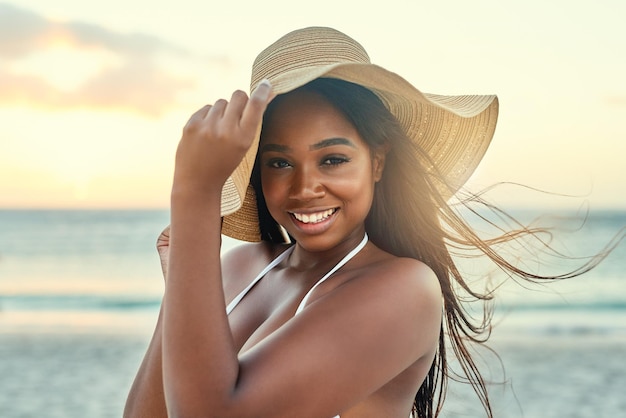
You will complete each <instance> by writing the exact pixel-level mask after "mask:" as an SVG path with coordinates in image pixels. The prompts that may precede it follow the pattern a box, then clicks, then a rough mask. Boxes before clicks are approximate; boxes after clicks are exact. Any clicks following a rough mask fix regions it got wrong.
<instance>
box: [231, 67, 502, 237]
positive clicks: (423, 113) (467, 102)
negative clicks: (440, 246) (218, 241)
mask: <svg viewBox="0 0 626 418" xmlns="http://www.w3.org/2000/svg"><path fill="white" fill-rule="evenodd" d="M320 77H328V78H337V79H341V80H344V81H349V82H352V83H356V84H359V85H361V86H363V87H366V88H368V89H370V90H371V91H373V92H374V93H375V94H376V95H377V96H378V97H379V98H380V99H381V100H382V102H383V103H384V104H385V106H387V108H388V109H389V110H390V111H391V113H392V114H394V115H395V117H396V118H397V120H398V122H399V123H400V124H401V125H402V127H403V128H404V130H405V132H406V133H407V135H408V137H409V138H411V139H412V140H413V141H415V142H416V143H417V144H418V145H419V146H420V147H421V149H422V150H423V151H424V152H426V153H427V154H428V155H429V156H430V159H431V161H432V164H434V165H435V166H436V169H437V171H438V173H440V174H441V175H443V177H444V178H445V179H446V186H445V187H443V188H441V190H440V191H441V193H442V194H443V195H444V197H445V198H449V197H451V196H452V195H453V194H454V192H456V191H457V190H458V189H459V188H460V187H461V186H462V185H463V184H464V183H465V182H466V181H467V180H468V179H469V177H470V176H471V175H472V173H473V172H474V170H475V169H476V167H477V166H478V164H479V162H480V160H481V159H482V157H483V156H484V154H485V152H486V150H487V148H488V146H489V143H490V142H491V138H492V137H493V134H494V131H495V127H496V122H497V117H498V99H497V97H496V96H495V95H463V96H444V95H434V94H428V93H422V92H421V91H419V90H418V89H417V88H415V87H414V86H413V85H412V84H411V83H409V82H408V81H407V80H405V79H404V78H403V77H401V76H399V75H398V74H396V73H393V72H391V71H388V70H386V69H384V68H382V67H380V66H377V65H375V64H365V63H337V64H331V65H325V66H323V65H322V66H317V67H313V68H312V67H306V68H297V69H292V70H290V71H287V72H284V73H281V74H280V75H278V76H276V77H273V78H270V80H269V81H270V82H271V84H272V90H273V93H275V94H276V95H279V94H284V93H288V92H290V91H293V90H295V89H297V88H298V87H301V86H303V85H305V84H307V83H309V82H310V81H312V80H315V79H317V78H320ZM260 81H261V80H252V83H251V85H252V86H253V87H254V86H256V85H258V83H259V82H260ZM259 133H260V129H259ZM258 145H259V135H257V137H256V138H255V140H254V141H253V144H252V146H251V147H250V149H249V150H248V152H247V153H246V155H245V157H244V158H243V160H242V161H241V163H240V164H239V166H238V167H237V169H236V170H235V171H234V172H233V174H232V175H231V176H230V177H229V179H228V180H227V181H226V183H225V185H224V188H223V190H222V206H221V213H222V216H223V217H224V220H223V224H222V233H223V234H224V235H227V236H230V237H232V238H235V239H238V240H243V241H251V242H255V241H260V240H261V234H260V227H259V220H258V214H257V208H256V197H255V193H254V190H253V188H252V186H251V185H250V184H249V183H250V175H251V173H252V168H253V166H254V161H255V158H256V153H257V150H258ZM426 168H427V169H431V168H432V167H428V166H427V167H426Z"/></svg>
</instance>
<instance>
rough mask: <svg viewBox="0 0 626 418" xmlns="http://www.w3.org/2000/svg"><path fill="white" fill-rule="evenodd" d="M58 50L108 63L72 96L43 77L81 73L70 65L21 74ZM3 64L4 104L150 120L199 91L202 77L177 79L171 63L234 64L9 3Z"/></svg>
mask: <svg viewBox="0 0 626 418" xmlns="http://www.w3.org/2000/svg"><path fill="white" fill-rule="evenodd" d="M59 45H63V46H64V47H65V49H66V50H67V49H69V50H70V51H74V52H76V54H80V53H81V51H82V52H84V51H92V52H93V53H94V54H96V55H97V54H99V55H101V56H106V57H108V64H107V65H104V64H103V65H101V66H99V67H97V69H96V71H95V72H94V73H89V74H83V77H75V79H76V80H78V82H79V83H78V85H75V86H73V88H72V89H70V90H68V89H63V88H60V87H59V86H58V85H55V83H54V82H53V80H51V79H50V74H46V72H52V70H55V69H56V71H57V72H59V71H61V72H63V71H65V72H68V71H79V69H77V66H72V65H71V63H70V64H68V63H66V62H64V63H59V62H52V63H50V68H41V67H42V66H41V65H38V66H37V68H36V71H35V73H33V72H32V71H31V72H25V71H23V69H22V68H23V65H22V66H21V67H20V65H21V64H23V62H25V60H28V59H29V57H32V56H33V55H36V54H38V53H39V54H41V53H42V52H45V51H50V50H52V49H53V48H54V47H55V46H57V47H58V46H59ZM0 57H1V59H0V85H2V86H3V87H2V89H0V103H1V104H5V105H6V104H8V105H13V104H21V105H24V104H26V105H29V106H38V107H45V108H51V107H52V108H56V109H68V108H77V107H82V108H85V107H88V108H99V109H119V108H123V109H127V110H133V111H136V112H139V113H142V114H144V115H149V116H158V115H160V114H162V113H164V112H165V111H167V109H168V108H171V107H173V106H175V105H176V104H177V98H178V96H179V95H180V94H182V93H184V92H186V91H189V90H191V89H193V88H194V87H195V86H197V84H198V76H197V75H195V74H193V73H190V72H189V71H187V73H185V74H181V73H180V72H179V73H178V74H175V73H172V71H171V69H170V68H168V67H166V65H164V63H166V62H168V60H170V62H172V60H176V61H177V62H180V61H188V62H189V65H188V67H189V68H193V67H194V66H196V65H198V61H200V60H202V61H203V62H202V66H205V65H206V64H207V61H208V64H209V65H212V66H216V67H219V68H222V67H226V66H228V65H229V63H228V59H227V58H225V57H219V56H214V57H208V58H207V57H198V56H194V54H192V53H190V52H189V51H187V50H185V49H184V48H181V47H179V46H177V45H173V44H171V43H168V42H166V41H164V40H162V39H160V38H158V37H155V36H150V35H145V34H138V33H133V34H125V33H118V32H114V31H111V30H109V29H107V28H104V27H101V26H98V25H94V24H90V23H85V22H77V21H74V22H57V21H53V20H50V19H47V18H46V17H44V16H41V15H38V14H36V13H34V12H32V11H28V10H24V9H20V8H17V7H14V6H11V5H9V4H6V3H0ZM111 57H113V58H114V59H111ZM31 67H32V65H31ZM53 67H54V68H53ZM181 67H183V66H181V65H178V66H177V68H181Z"/></svg>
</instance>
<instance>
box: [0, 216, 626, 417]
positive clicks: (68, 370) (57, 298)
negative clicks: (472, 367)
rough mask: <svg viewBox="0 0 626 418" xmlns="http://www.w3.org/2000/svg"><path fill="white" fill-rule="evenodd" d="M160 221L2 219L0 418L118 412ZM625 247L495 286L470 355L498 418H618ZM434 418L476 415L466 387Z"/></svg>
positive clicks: (623, 383)
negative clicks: (585, 266) (489, 327)
mask: <svg viewBox="0 0 626 418" xmlns="http://www.w3.org/2000/svg"><path fill="white" fill-rule="evenodd" d="M167 216H168V214H167V212H166V211H126V212H125V211H122V212H109V211H103V212H93V211H91V212H90V211H78V212H72V211H53V212H37V211H18V212H16V211H12V212H7V211H4V212H3V211H0V230H1V231H2V233H3V234H2V238H0V416H1V417H3V418H22V417H38V418H39V417H49V418H57V417H58V418H61V417H62V418H78V417H81V418H84V417H92V418H108V417H120V416H121V415H122V411H123V407H124V402H125V398H126V396H127V394H128V390H129V388H130V385H131V383H132V380H133V378H134V376H135V373H136V371H137V369H138V367H139V364H140V362H141V359H142V357H143V354H144V352H145V349H146V347H147V345H148V342H149V339H150V336H151V332H152V329H153V327H154V325H155V322H156V318H157V315H158V309H159V303H160V298H161V296H162V290H163V280H162V277H161V273H160V267H159V263H158V257H157V255H156V252H155V251H154V242H155V239H156V236H157V235H158V233H159V232H160V230H161V229H162V228H163V226H164V225H166V222H167ZM625 220H626V213H622V212H619V213H617V214H616V213H610V214H604V215H603V216H601V217H599V218H598V220H597V221H594V220H592V221H590V222H589V225H588V226H589V227H590V228H592V232H593V233H585V234H584V237H585V239H584V240H581V241H580V244H579V246H580V248H584V249H585V251H586V250H588V249H592V250H593V249H596V250H597V249H599V248H601V244H602V243H605V242H607V240H608V238H610V236H612V235H613V234H614V232H615V231H617V230H618V229H619V228H620V227H622V226H623V225H624V224H626V221H625ZM573 242H575V241H573ZM227 244H228V242H227ZM624 247H625V246H624V245H623V244H622V245H620V246H619V247H618V248H617V249H616V250H615V251H614V253H613V254H611V256H610V257H609V258H607V260H605V262H604V263H603V264H601V265H600V266H599V267H598V268H597V269H595V270H593V271H592V272H590V273H588V274H586V275H584V276H581V277H579V278H575V279H572V280H571V281H565V282H562V283H554V284H552V285H550V286H549V288H540V289H539V290H537V289H534V290H533V289H526V288H523V287H521V286H516V285H513V286H506V287H504V288H503V289H502V294H501V296H502V297H501V298H500V299H499V300H502V301H503V302H502V303H501V304H498V305H497V306H496V318H495V324H496V327H495V329H494V331H493V335H492V338H491V339H490V343H489V344H490V346H491V347H493V348H494V349H495V351H496V353H497V356H496V355H495V354H493V353H491V352H489V351H486V350H480V351H479V353H478V355H477V357H476V358H477V359H478V362H479V366H480V367H481V370H482V371H483V372H484V375H485V378H486V379H487V380H488V381H489V382H490V383H489V385H488V386H489V390H490V401H491V403H492V407H493V410H494V415H495V416H496V417H501V418H505V417H506V418H508V417H538V418H551V417H554V418H557V417H559V418H560V417H589V418H597V417H620V416H626V397H624V396H623V388H624V387H626V362H625V361H624V358H626V273H625V272H626V249H625V248H624ZM498 356H499V357H498ZM451 366H452V367H453V369H454V367H455V364H454V362H453V361H451ZM441 416H442V417H484V416H485V413H484V411H483V410H482V409H481V405H480V402H479V401H478V399H477V398H476V397H475V395H473V392H472V391H471V388H469V387H468V386H467V385H462V384H457V383H455V382H451V383H450V388H449V391H448V395H447V399H446V402H445V405H444V409H443V413H442V415H441Z"/></svg>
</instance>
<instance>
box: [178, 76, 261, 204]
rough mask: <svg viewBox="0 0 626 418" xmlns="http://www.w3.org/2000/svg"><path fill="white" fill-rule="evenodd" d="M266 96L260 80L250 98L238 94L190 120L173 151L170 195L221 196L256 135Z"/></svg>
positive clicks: (205, 108) (207, 107)
mask: <svg viewBox="0 0 626 418" xmlns="http://www.w3.org/2000/svg"><path fill="white" fill-rule="evenodd" d="M270 93H271V86H270V84H269V82H268V81H266V80H264V81H262V82H261V83H260V84H259V86H258V87H257V88H256V90H255V91H254V92H253V93H252V94H251V95H250V98H248V96H247V95H246V94H245V93H244V92H242V91H239V90H238V91H235V92H234V93H233V95H232V97H231V100H230V102H227V101H226V100H223V99H220V100H218V101H217V102H215V104H214V105H213V106H210V105H207V106H204V107H203V108H202V109H200V110H198V111H197V112H196V113H194V114H193V115H192V116H191V118H190V119H189V121H188V122H187V124H186V125H185V128H184V129H183V135H182V138H181V140H180V143H179V145H178V149H177V151H176V168H175V171H174V185H173V188H172V193H173V194H178V193H179V192H182V193H183V195H197V194H198V193H207V192H208V193H209V194H212V193H221V190H222V187H223V185H224V183H225V182H226V179H227V178H228V176H229V175H230V174H231V173H232V172H233V171H234V170H235V168H236V167H237V165H238V164H239V163H240V161H241V160H242V159H243V157H244V155H245V153H246V152H247V151H248V149H249V148H250V145H251V144H252V142H253V140H254V138H255V137H256V136H257V135H258V132H259V130H260V128H261V122H262V118H263V112H264V111H265V108H266V107H267V104H268V103H269V101H270V99H271V98H270Z"/></svg>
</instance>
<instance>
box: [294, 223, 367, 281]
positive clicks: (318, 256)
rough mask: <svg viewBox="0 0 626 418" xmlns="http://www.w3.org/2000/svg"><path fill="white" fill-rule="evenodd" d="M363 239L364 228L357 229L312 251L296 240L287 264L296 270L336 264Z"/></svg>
mask: <svg viewBox="0 0 626 418" xmlns="http://www.w3.org/2000/svg"><path fill="white" fill-rule="evenodd" d="M364 240H365V242H366V241H367V238H366V233H365V230H359V231H358V232H355V233H354V234H351V235H350V236H348V237H346V239H344V240H343V241H341V242H340V243H339V244H337V245H335V246H333V247H332V248H329V249H326V250H317V251H314V250H311V249H308V248H307V247H306V246H305V245H301V244H300V243H299V242H298V243H296V244H295V248H294V250H293V253H292V254H291V256H290V257H289V266H290V267H291V268H293V269H295V270H298V271H309V270H314V269H316V268H326V266H329V265H334V264H337V263H338V262H339V261H340V260H341V259H342V258H343V257H345V256H346V255H347V254H348V253H350V251H352V250H354V249H355V248H356V247H358V246H359V245H360V244H362V243H363V241H364ZM363 244H364V243H363Z"/></svg>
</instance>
